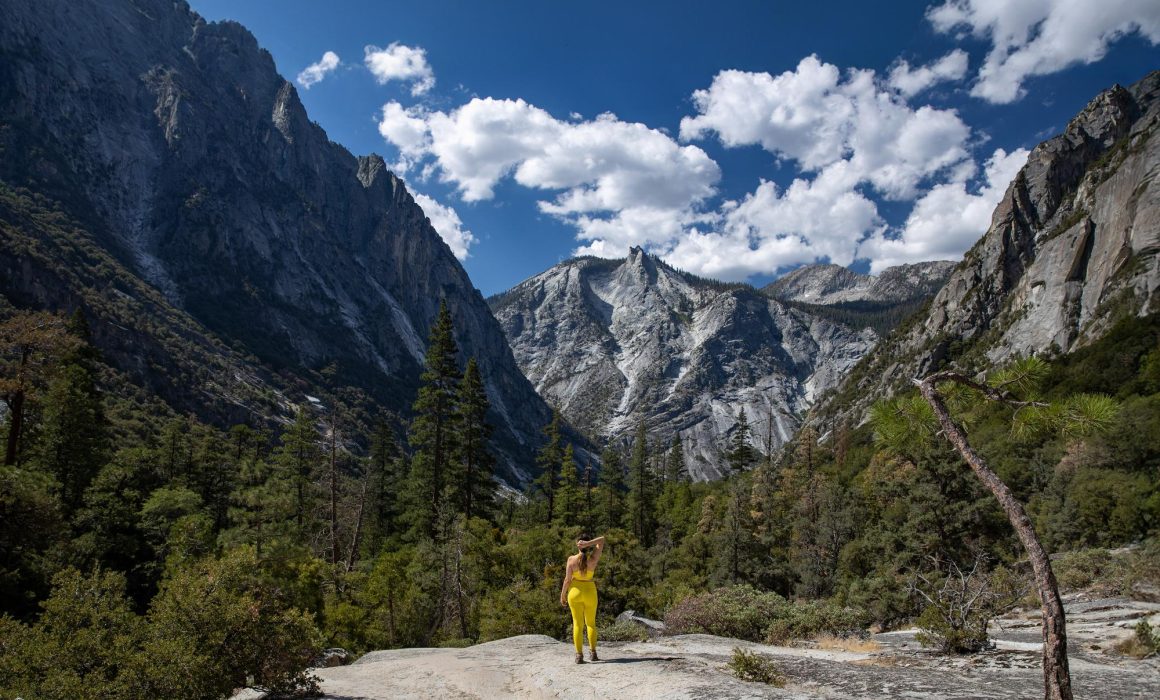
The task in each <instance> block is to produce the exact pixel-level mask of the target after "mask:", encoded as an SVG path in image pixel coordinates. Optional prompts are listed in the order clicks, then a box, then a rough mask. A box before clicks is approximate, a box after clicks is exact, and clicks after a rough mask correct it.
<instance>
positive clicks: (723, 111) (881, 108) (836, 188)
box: [190, 0, 1160, 294]
mask: <svg viewBox="0 0 1160 700" xmlns="http://www.w3.org/2000/svg"><path fill="white" fill-rule="evenodd" d="M190 4H191V5H192V7H193V8H194V9H195V10H196V11H198V12H199V13H201V14H202V15H203V16H205V17H206V18H207V19H209V20H219V19H233V20H237V21H239V22H241V23H242V24H244V25H245V26H246V27H248V28H249V29H250V30H251V31H252V32H253V33H254V35H255V36H256V37H257V38H258V41H259V43H260V44H261V45H262V46H263V47H265V48H266V49H268V50H269V51H270V52H271V54H272V55H273V56H274V59H275V61H276V63H277V66H278V69H279V71H280V72H281V73H282V74H283V75H285V76H286V77H287V78H288V79H291V80H296V82H297V84H298V85H299V94H300V95H301V97H302V101H303V103H304V104H305V105H306V109H307V111H308V112H309V114H310V117H311V118H312V119H314V120H315V121H317V122H318V123H319V124H321V125H322V126H323V128H325V129H326V131H327V133H328V134H329V135H330V138H331V139H333V140H334V141H336V142H338V143H341V144H343V145H344V146H346V147H347V148H348V149H350V150H351V151H352V152H354V153H356V154H365V153H370V152H375V153H380V154H382V155H383V156H384V157H385V158H386V159H387V161H388V162H389V163H391V164H392V165H393V166H394V167H396V169H397V170H398V171H400V173H401V175H402V177H403V178H404V179H405V180H406V181H407V183H408V187H409V189H410V190H411V191H412V192H413V193H416V194H417V199H418V201H419V202H420V204H421V205H423V206H424V209H425V211H427V213H428V215H429V216H430V217H431V219H432V221H433V223H435V224H436V228H437V229H439V230H440V233H441V235H443V237H444V238H445V240H447V241H448V243H449V245H451V247H452V249H453V250H454V251H455V252H456V253H457V255H458V256H459V257H460V259H461V260H462V261H463V264H464V265H465V267H466V268H467V270H468V272H469V274H470V275H471V278H472V280H473V281H474V283H475V284H476V286H477V287H479V289H480V290H481V291H482V292H483V293H484V294H493V293H496V292H499V291H502V290H504V289H506V288H508V287H511V286H513V285H515V284H517V283H518V282H520V281H521V280H523V279H525V278H527V277H529V276H531V275H534V274H536V273H538V272H541V271H542V270H544V269H546V268H548V267H550V266H551V265H553V264H555V263H557V262H559V261H561V260H563V259H566V258H567V257H570V256H571V255H573V254H574V253H576V252H585V253H593V254H599V255H604V256H608V257H619V256H621V255H623V253H624V252H625V251H626V250H627V248H628V246H630V245H643V246H644V247H645V248H647V249H649V250H651V251H653V252H655V253H658V254H660V255H662V256H663V257H665V258H666V259H667V260H669V261H670V262H671V263H673V264H675V265H677V266H678V267H681V268H683V269H687V270H690V271H692V272H695V273H698V274H701V275H705V276H710V277H716V278H723V279H731V280H738V279H745V280H749V281H752V282H755V283H759V284H760V283H763V282H765V281H768V280H769V279H772V277H773V276H775V275H776V274H778V273H779V272H784V271H785V270H787V269H791V268H792V267H795V266H797V265H800V264H803V263H806V262H812V261H815V260H829V261H833V262H837V263H839V264H843V265H850V266H852V267H853V268H854V269H858V270H861V271H865V270H872V271H877V270H880V269H883V268H884V267H887V266H889V265H892V264H898V263H902V262H913V261H918V260H924V259H947V258H956V257H958V256H959V255H961V254H962V252H963V251H965V250H966V249H967V248H969V247H970V245H971V243H973V242H974V240H976V239H977V238H978V236H979V235H981V234H982V232H983V231H984V230H985V229H986V226H987V224H988V222H989V220H990V212H991V209H993V207H994V204H995V203H996V202H997V201H998V199H999V198H1000V197H1001V196H1002V193H1003V190H1005V188H1006V185H1007V183H1008V182H1009V180H1010V178H1011V177H1012V176H1013V174H1014V172H1015V171H1017V170H1018V167H1019V166H1020V165H1022V163H1023V162H1024V161H1025V159H1026V152H1027V150H1029V149H1031V148H1032V147H1034V145H1035V144H1036V143H1038V142H1039V141H1041V140H1043V139H1044V138H1046V137H1048V136H1050V135H1053V134H1055V133H1058V132H1059V131H1060V130H1061V129H1062V128H1063V126H1064V125H1065V124H1066V122H1067V120H1068V119H1069V118H1070V117H1071V116H1072V115H1074V114H1075V113H1076V112H1077V111H1078V110H1079V109H1081V108H1082V107H1083V105H1084V104H1086V103H1087V102H1088V100H1090V99H1091V98H1092V97H1093V96H1094V95H1095V94H1096V93H1098V92H1099V91H1100V90H1102V89H1104V88H1105V87H1107V86H1109V85H1111V84H1113V83H1116V82H1119V83H1121V84H1129V83H1131V82H1134V81H1135V80H1137V79H1139V78H1140V77H1142V76H1143V75H1144V74H1145V73H1146V72H1148V71H1149V70H1152V69H1156V68H1160V60H1158V59H1160V46H1157V43H1158V42H1160V3H1157V2H1154V0H1101V1H1100V2H1090V1H1089V0H1059V1H1057V2H1050V1H1048V0H1021V1H1020V2H993V1H990V0H950V1H949V2H944V0H935V1H934V2H891V3H867V2H865V1H864V0H863V1H862V2H830V3H821V2H815V3H786V2H774V1H768V2H757V1H753V2H716V3H705V2H688V1H684V0H677V1H674V0H669V1H665V2H623V0H622V1H621V2H602V1H592V2H586V3H563V2H544V1H543V0H541V1H540V2H524V1H522V0H521V1H516V0H507V1H504V2H493V3H482V2H467V1H460V2H442V1H435V0H425V1H424V2H407V3H401V2H381V1H379V2H373V1H370V0H358V1H356V0H349V1H339V2H329V3H323V2H317V1H316V0H246V1H245V2H239V1H238V0H192V1H191V3H190ZM885 7H889V8H890V9H889V11H887V10H884V9H883V8H885ZM336 59H337V60H336ZM310 66H315V68H314V69H313V70H311V71H308V70H307V69H308V67H310Z"/></svg>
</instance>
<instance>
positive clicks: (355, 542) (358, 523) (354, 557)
mask: <svg viewBox="0 0 1160 700" xmlns="http://www.w3.org/2000/svg"><path fill="white" fill-rule="evenodd" d="M370 480H371V477H370V474H367V475H366V476H365V477H363V483H362V490H361V491H360V492H359V496H358V515H356V516H355V518H354V535H352V536H351V538H350V552H349V553H348V554H347V557H346V572H347V573H350V572H351V570H352V569H354V565H355V562H357V561H358V546H359V540H360V539H361V538H362V524H363V510H365V509H366V504H367V482H368V481H370Z"/></svg>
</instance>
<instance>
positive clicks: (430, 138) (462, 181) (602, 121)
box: [379, 98, 721, 254]
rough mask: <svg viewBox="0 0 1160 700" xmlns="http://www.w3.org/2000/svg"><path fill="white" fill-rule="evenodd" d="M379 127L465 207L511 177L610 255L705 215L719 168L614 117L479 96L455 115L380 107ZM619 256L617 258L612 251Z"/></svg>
mask: <svg viewBox="0 0 1160 700" xmlns="http://www.w3.org/2000/svg"><path fill="white" fill-rule="evenodd" d="M379 131H380V133H381V134H382V135H383V137H384V138H385V139H386V140H387V141H389V142H390V143H392V144H394V145H395V146H396V147H398V148H399V151H400V153H401V154H402V156H403V157H404V158H406V159H409V160H410V161H411V163H418V162H419V161H421V160H425V159H426V160H428V161H429V162H430V163H431V164H433V165H434V166H435V172H437V173H438V177H439V179H440V180H441V181H443V182H446V183H449V184H452V185H454V186H455V187H456V189H457V190H458V192H459V195H460V196H461V197H462V198H463V200H464V201H468V202H474V201H480V200H486V199H490V198H491V197H492V196H493V195H494V190H495V186H496V185H497V184H498V183H499V182H500V181H501V180H503V179H505V178H510V179H512V180H514V181H515V182H516V183H518V184H520V185H522V186H524V187H527V188H530V189H534V190H542V191H545V192H548V193H552V196H549V197H546V198H545V199H543V200H541V201H540V203H539V207H540V210H541V211H543V212H544V213H546V214H549V215H551V216H554V217H556V218H558V219H561V220H563V221H566V222H568V223H569V224H571V225H573V226H574V227H575V228H576V230H577V237H578V238H579V239H580V240H582V241H588V242H590V243H593V244H597V243H598V244H599V246H598V247H600V249H601V250H607V251H608V254H623V253H624V252H625V251H626V250H627V249H628V246H629V245H639V244H642V243H646V244H659V243H661V242H664V241H667V240H670V239H671V238H672V237H673V236H675V235H677V234H679V233H680V231H681V230H682V229H683V227H684V226H686V225H689V224H691V223H693V222H695V221H696V220H697V219H698V217H699V216H701V215H700V214H699V213H698V211H697V209H698V206H699V205H700V204H701V203H702V202H704V201H705V200H706V199H708V198H709V197H711V196H712V195H714V194H715V192H716V190H715V184H716V182H717V181H718V180H719V179H720V175H721V173H720V169H719V168H718V167H717V164H716V163H715V162H714V161H713V160H712V159H711V158H709V156H708V155H706V154H705V152H704V151H702V150H701V149H700V148H698V147H696V146H682V145H681V144H679V143H677V142H676V141H674V140H673V139H672V138H671V137H670V136H668V135H667V134H665V133H663V132H661V131H659V130H656V129H651V128H649V127H647V126H645V125H643V124H637V123H630V122H624V121H621V120H619V119H617V118H616V117H615V116H613V115H611V114H605V115H601V116H599V117H596V118H595V119H592V120H588V121H580V122H576V121H572V120H571V118H569V119H567V120H561V119H557V118H555V117H553V116H552V115H551V114H549V113H548V112H546V111H545V110H543V109H540V108H539V107H536V106H534V105H531V104H529V103H527V102H525V101H523V100H501V99H493V98H475V99H472V100H471V101H469V102H468V103H467V104H464V105H463V106H461V107H459V108H458V109H455V110H453V111H451V112H441V111H429V110H426V109H423V108H420V107H411V108H404V107H402V106H401V105H399V104H397V103H393V102H391V103H387V104H386V105H384V107H383V111H382V118H381V120H380V122H379ZM614 250H616V251H617V252H613V251H614Z"/></svg>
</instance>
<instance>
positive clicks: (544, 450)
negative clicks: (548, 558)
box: [535, 409, 564, 524]
mask: <svg viewBox="0 0 1160 700" xmlns="http://www.w3.org/2000/svg"><path fill="white" fill-rule="evenodd" d="M544 436H545V437H547V439H548V440H547V442H546V443H544V446H543V447H541V448H540V453H539V455H538V456H537V457H536V464H537V465H539V467H540V469H541V472H540V476H539V477H537V478H536V482H535V483H536V488H537V490H538V491H539V493H540V494H542V495H543V497H544V498H545V499H546V500H547V504H548V510H547V513H546V514H545V517H544V522H546V523H549V524H550V523H551V522H552V519H553V517H554V516H555V514H556V492H557V490H558V489H559V485H560V484H559V482H560V463H561V462H562V461H563V459H564V449H563V445H562V438H561V437H560V411H559V410H558V409H552V422H550V423H548V425H546V426H544Z"/></svg>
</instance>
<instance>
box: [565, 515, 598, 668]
mask: <svg viewBox="0 0 1160 700" xmlns="http://www.w3.org/2000/svg"><path fill="white" fill-rule="evenodd" d="M576 549H578V550H580V551H579V552H578V553H576V554H573V555H572V556H570V557H568V568H567V570H566V572H565V573H564V585H563V586H562V587H561V588H560V605H567V606H568V607H569V608H570V609H571V610H572V642H573V643H574V644H575V645H576V663H578V664H582V663H584V644H583V641H584V631H583V628H584V627H587V628H588V646H589V648H590V649H591V650H592V660H593V661H599V660H600V659H599V658H597V656H596V582H595V581H593V580H592V577H593V575H595V574H596V565H597V564H599V563H600V555H601V554H603V553H604V538H603V537H597V538H596V539H594V540H586V539H584V538H583V536H582V537H581V538H580V539H578V540H576Z"/></svg>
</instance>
